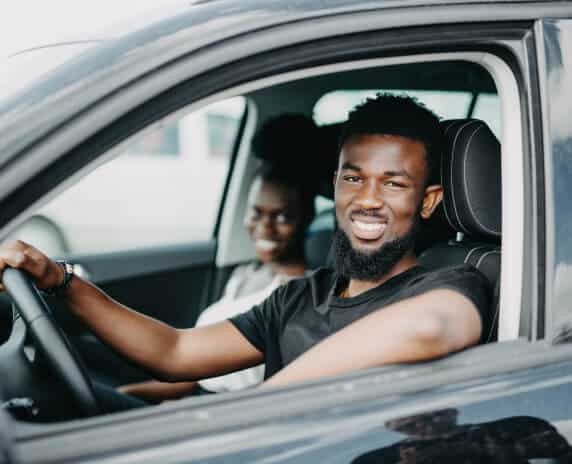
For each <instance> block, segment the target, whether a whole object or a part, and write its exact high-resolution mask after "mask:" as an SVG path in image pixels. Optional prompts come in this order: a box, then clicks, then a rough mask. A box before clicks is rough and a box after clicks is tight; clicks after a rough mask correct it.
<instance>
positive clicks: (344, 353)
mask: <svg viewBox="0 0 572 464" xmlns="http://www.w3.org/2000/svg"><path fill="white" fill-rule="evenodd" d="M481 330H482V323H481V318H480V315H479V312H478V310H477V308H476V307H475V305H474V304H473V303H472V302H471V300H469V299H468V298H467V297H465V296H463V295H462V294H461V293H459V292H456V291H454V290H449V289H436V290H431V291H429V292H427V293H424V294H422V295H419V296H416V297H413V298H408V299H407V300H403V301H400V302H398V303H395V304H392V305H390V306H387V307H385V308H383V309H381V310H378V311H375V312H373V313H371V314H369V315H368V316H366V317H364V318H362V319H359V320H357V321H355V322H354V323H352V324H350V325H349V326H347V327H345V328H344V329H342V330H340V331H339V332H337V333H335V334H333V335H331V336H329V337H328V338H326V339H325V340H323V341H322V342H320V343H318V344H317V345H316V346H314V347H313V348H312V349H310V350H308V351H307V352H306V353H304V354H303V355H302V356H300V357H299V358H298V359H296V360H295V361H293V362H292V363H291V364H289V365H288V366H286V367H285V368H284V369H282V370H281V371H280V372H278V373H277V374H276V375H274V376H273V377H272V378H270V379H269V380H268V381H267V382H265V383H264V386H273V385H274V386H278V385H287V384H290V383H295V382H301V381H304V380H310V379H317V378H320V377H325V376H331V375H336V374H341V373H344V372H350V371H355V370H358V369H365V368H369V367H376V366H382V365H385V364H396V363H408V362H415V361H425V360H429V359H433V358H438V357H441V356H444V355H446V354H448V353H452V352H455V351H459V350H461V349H463V348H465V347H468V346H471V345H474V344H476V343H477V342H478V341H479V337H480V335H481Z"/></svg>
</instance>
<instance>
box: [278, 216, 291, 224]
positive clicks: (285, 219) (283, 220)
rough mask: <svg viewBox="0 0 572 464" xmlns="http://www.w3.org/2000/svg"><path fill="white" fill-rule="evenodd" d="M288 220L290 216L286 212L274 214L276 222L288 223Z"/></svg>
mask: <svg viewBox="0 0 572 464" xmlns="http://www.w3.org/2000/svg"><path fill="white" fill-rule="evenodd" d="M289 222H290V216H289V215H288V214H286V213H279V214H277V215H276V223H277V224H288V223H289Z"/></svg>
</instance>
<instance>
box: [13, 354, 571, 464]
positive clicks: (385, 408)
mask: <svg viewBox="0 0 572 464" xmlns="http://www.w3.org/2000/svg"><path fill="white" fill-rule="evenodd" d="M531 348H532V349H531ZM503 349H504V352H503ZM546 349H548V348H547V347H545V346H542V345H539V346H536V347H531V346H530V345H529V344H526V343H523V344H519V343H508V344H506V345H504V344H501V345H499V346H484V347H482V348H481V353H478V350H477V354H479V356H480V361H481V362H483V361H484V360H485V359H490V356H495V358H496V359H497V365H498V373H497V374H496V375H490V376H485V377H482V376H480V375H479V373H478V372H475V371H478V369H474V362H475V361H477V360H478V359H479V357H475V352H473V353H469V352H467V353H464V354H461V355H457V357H455V356H453V357H451V358H449V359H447V360H446V361H444V362H443V363H442V364H441V365H440V364H439V363H436V364H433V365H431V366H423V365H421V366H416V367H411V368H410V369H407V370H403V368H401V369H399V368H386V369H379V370H378V371H377V372H376V371H373V372H370V373H369V374H366V373H357V374H353V375H350V376H346V378H345V379H344V378H341V379H336V380H333V381H330V382H327V381H321V382H315V383H314V384H313V385H307V386H300V387H298V388H294V389H290V390H283V391H276V392H272V391H267V392H259V393H255V392H252V391H251V392H241V393H237V394H232V395H224V396H225V397H224V398H223V397H222V396H218V395H217V396H215V397H214V398H213V397H207V398H203V400H202V401H198V400H197V399H194V400H191V401H188V400H187V401H186V402H183V403H181V402H179V403H178V404H170V405H163V406H161V407H159V408H154V410H152V411H151V410H145V411H139V412H138V413H133V414H131V417H129V418H128V417H123V418H120V417H108V418H99V419H93V420H90V421H89V424H88V423H84V424H83V426H82V425H80V424H68V425H67V426H63V427H62V426H60V427H59V428H60V431H59V432H58V431H57V429H58V426H54V427H53V432H52V433H50V432H49V428H48V429H46V430H44V432H43V434H40V435H39V436H37V437H36V439H35V440H30V439H24V440H22V437H21V436H20V437H18V438H19V439H18V440H17V443H18V449H19V450H20V451H21V453H22V454H21V456H22V458H23V461H24V462H30V463H32V462H33V463H35V462H44V463H46V464H47V463H48V462H67V461H66V459H71V457H72V456H75V458H76V459H78V458H80V460H81V461H82V462H98V463H119V462H138V463H139V462H140V463H151V462H154V461H153V460H157V459H160V460H161V462H165V463H183V462H189V461H192V462H216V463H218V462H268V461H269V460H270V461H271V462H280V463H291V462H292V463H294V462H296V463H300V462H308V463H310V462H334V463H337V462H339V463H350V462H353V460H355V459H357V458H358V457H359V456H362V455H364V454H366V453H368V452H371V451H374V450H379V449H380V448H383V447H386V446H390V445H393V444H395V443H396V442H398V441H400V440H402V439H403V438H404V436H403V435H402V434H398V433H395V431H392V430H389V429H388V428H387V427H386V425H385V424H386V422H387V421H388V420H395V419H401V420H405V419H406V418H408V417H411V418H413V419H415V417H416V416H419V415H420V414H427V415H429V417H431V415H432V414H437V413H438V412H439V411H442V410H444V409H454V410H456V411H457V413H458V425H461V426H467V425H468V424H480V427H485V426H484V425H483V424H484V423H489V424H490V423H492V422H494V421H497V420H501V419H504V420H506V421H507V422H505V423H504V426H503V428H502V430H503V431H504V432H506V435H504V436H503V435H499V431H498V430H497V431H496V432H495V431H494V430H493V438H494V440H490V443H492V444H494V443H497V445H498V446H499V447H501V449H504V451H505V453H504V454H503V453H500V452H499V454H500V455H501V456H502V455H506V452H507V451H509V450H511V449H513V447H514V444H515V442H517V440H516V439H514V437H512V438H511V429H510V428H509V426H510V424H511V423H513V424H515V433H518V431H519V430H522V424H520V419H519V418H520V417H523V416H524V417H529V418H536V419H538V420H539V421H538V422H537V423H536V424H533V430H539V431H540V432H539V433H543V434H545V435H544V436H545V437H546V433H549V434H554V430H552V431H550V430H548V429H549V428H550V426H556V427H557V430H558V434H559V435H560V436H561V437H564V439H565V440H566V441H568V442H570V441H571V440H572V430H571V428H570V418H571V417H572V406H569V405H568V404H569V402H568V401H567V398H568V396H569V392H570V388H571V385H570V382H571V381H572V364H571V363H570V362H562V361H561V362H556V363H554V364H551V363H549V362H548V363H546V365H545V366H541V365H539V366H538V367H537V368H536V369H528V370H523V371H512V370H511V372H506V373H502V367H503V366H502V364H503V359H504V360H506V359H508V358H510V357H514V356H518V357H520V358H522V360H523V361H525V362H526V361H528V362H531V361H532V360H533V359H534V358H535V357H539V356H540V355H542V354H543V353H542V351H544V350H546ZM499 351H500V353H498V352H499ZM560 351H561V354H562V355H563V356H569V353H570V351H571V349H570V348H569V347H562V348H561V349H560ZM495 352H496V353H495ZM564 353H566V355H564ZM465 355H469V356H468V358H465V361H463V359H464V356H465ZM451 362H457V363H460V364H464V365H465V367H464V368H463V369H464V370H465V371H472V372H473V374H472V376H469V377H466V379H465V380H462V381H459V378H458V377H457V375H456V374H457V373H458V372H456V373H453V371H452V370H451V369H450V367H451V366H450V363H451ZM447 365H448V367H447ZM457 367H458V366H457ZM447 379H450V380H449V381H447ZM427 382H429V384H431V383H433V385H434V386H433V387H431V388H426V387H422V386H421V385H422V384H423V383H425V385H428V384H427ZM439 385H440V386H439ZM238 400H240V403H237V402H238ZM285 403H286V404H285ZM288 405H289V406H288ZM245 409H246V410H250V411H256V413H255V414H254V413H251V414H250V415H248V417H244V415H243V414H244V411H245ZM143 418H145V420H143ZM533 422H535V421H533ZM535 425H538V428H536V427H535ZM485 428H486V427H485ZM547 430H548V432H547ZM63 431H65V432H66V433H63ZM32 435H33V434H32ZM42 435H43V437H42ZM120 435H121V436H120ZM507 435H508V436H507ZM441 438H443V437H441ZM60 440H63V441H65V442H66V443H74V442H75V443H78V445H76V446H75V447H69V448H67V449H65V447H62V446H60V447H58V446H57V444H58V443H59V442H60ZM79 443H81V445H79ZM475 443H476V444H478V441H477V440H476V439H475ZM469 444H472V442H471V440H470V439H469V440H465V445H466V448H465V449H464V450H457V453H458V454H457V455H461V456H465V455H463V454H462V453H463V452H465V453H466V454H467V455H468V456H472V457H474V456H475V455H477V456H478V454H477V453H475V454H471V453H473V452H474V451H475V450H474V449H471V448H470V447H469ZM54 447H55V448H57V449H58V452H57V453H54V450H53V448H54ZM502 447H504V448H502ZM517 448H518V446H517ZM483 451H484V450H483ZM489 451H490V450H489ZM496 451H497V452H498V451H499V450H498V449H497V450H496ZM513 451H514V449H513ZM553 451H554V452H556V451H557V450H556V449H554V450H553ZM378 452H380V453H381V451H378ZM441 452H442V453H443V450H441ZM442 455H443V454H442ZM494 455H496V453H493V456H494ZM46 456H50V457H51V459H52V460H46ZM465 457H467V456H465ZM537 457H540V456H537ZM129 459H131V460H132V461H129ZM155 462H156V461H155ZM374 462H375V461H374ZM384 462H385V461H384ZM389 462H394V461H389ZM430 462H434V461H430ZM511 462H512V461H511Z"/></svg>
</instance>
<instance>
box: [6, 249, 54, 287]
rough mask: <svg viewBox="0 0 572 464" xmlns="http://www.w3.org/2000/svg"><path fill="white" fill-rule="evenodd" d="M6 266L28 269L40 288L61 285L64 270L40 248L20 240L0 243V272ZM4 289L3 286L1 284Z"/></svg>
mask: <svg viewBox="0 0 572 464" xmlns="http://www.w3.org/2000/svg"><path fill="white" fill-rule="evenodd" d="M6 267H13V268H16V269H21V270H23V271H26V272H27V273H28V274H29V275H30V276H31V277H32V279H33V280H34V282H35V284H36V286H37V287H38V288H39V289H42V290H43V289H46V288H51V287H55V286H57V285H60V284H61V283H62V282H63V280H64V271H63V269H62V268H61V266H59V265H58V264H57V263H55V262H54V261H52V260H51V259H50V258H48V257H47V256H46V255H45V254H43V253H42V252H41V251H39V250H38V249H36V248H34V247H33V246H31V245H29V244H27V243H25V242H22V241H20V240H16V241H10V242H6V243H3V244H2V245H0V272H1V271H3V270H4V269H5V268H6ZM0 289H1V290H4V287H3V286H0Z"/></svg>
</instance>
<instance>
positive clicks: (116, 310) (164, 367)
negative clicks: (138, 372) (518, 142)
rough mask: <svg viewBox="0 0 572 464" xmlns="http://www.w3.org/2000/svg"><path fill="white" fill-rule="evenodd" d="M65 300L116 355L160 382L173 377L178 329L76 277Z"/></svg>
mask: <svg viewBox="0 0 572 464" xmlns="http://www.w3.org/2000/svg"><path fill="white" fill-rule="evenodd" d="M65 298H66V301H67V302H68V304H69V306H70V308H71V310H72V312H73V313H74V314H75V315H76V316H77V317H78V318H79V319H81V320H82V321H84V322H85V323H86V324H87V325H88V326H89V328H90V329H91V330H92V331H93V332H94V333H95V335H97V337H98V338H100V339H101V340H102V341H104V342H105V343H106V344H108V345H109V346H110V347H112V348H113V349H114V350H115V351H117V352H118V353H120V354H122V355H124V356H126V357H127V358H129V359H130V360H131V361H133V362H134V363H136V364H138V365H140V366H141V367H143V368H145V369H147V370H148V371H150V372H152V373H153V374H154V375H156V376H158V377H159V378H165V377H170V376H171V372H170V371H171V369H172V367H171V363H172V361H173V356H172V355H171V354H170V353H173V352H174V350H175V347H176V343H177V336H178V331H177V329H174V328H173V327H170V326H168V325H166V324H163V323H162V322H160V321H157V320H155V319H152V318H150V317H147V316H145V315H143V314H141V313H138V312H136V311H133V310H131V309H129V308H127V307H126V306H123V305H121V304H120V303H118V302H116V301H115V300H113V299H112V298H111V297H109V296H108V295H106V294H105V293H104V292H102V291H101V290H100V289H99V288H97V287H96V286H95V285H93V284H91V283H89V282H86V281H84V280H82V279H81V278H79V277H77V276H76V277H74V278H73V279H72V281H71V284H70V286H69V288H68V289H67V290H66V293H65Z"/></svg>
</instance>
